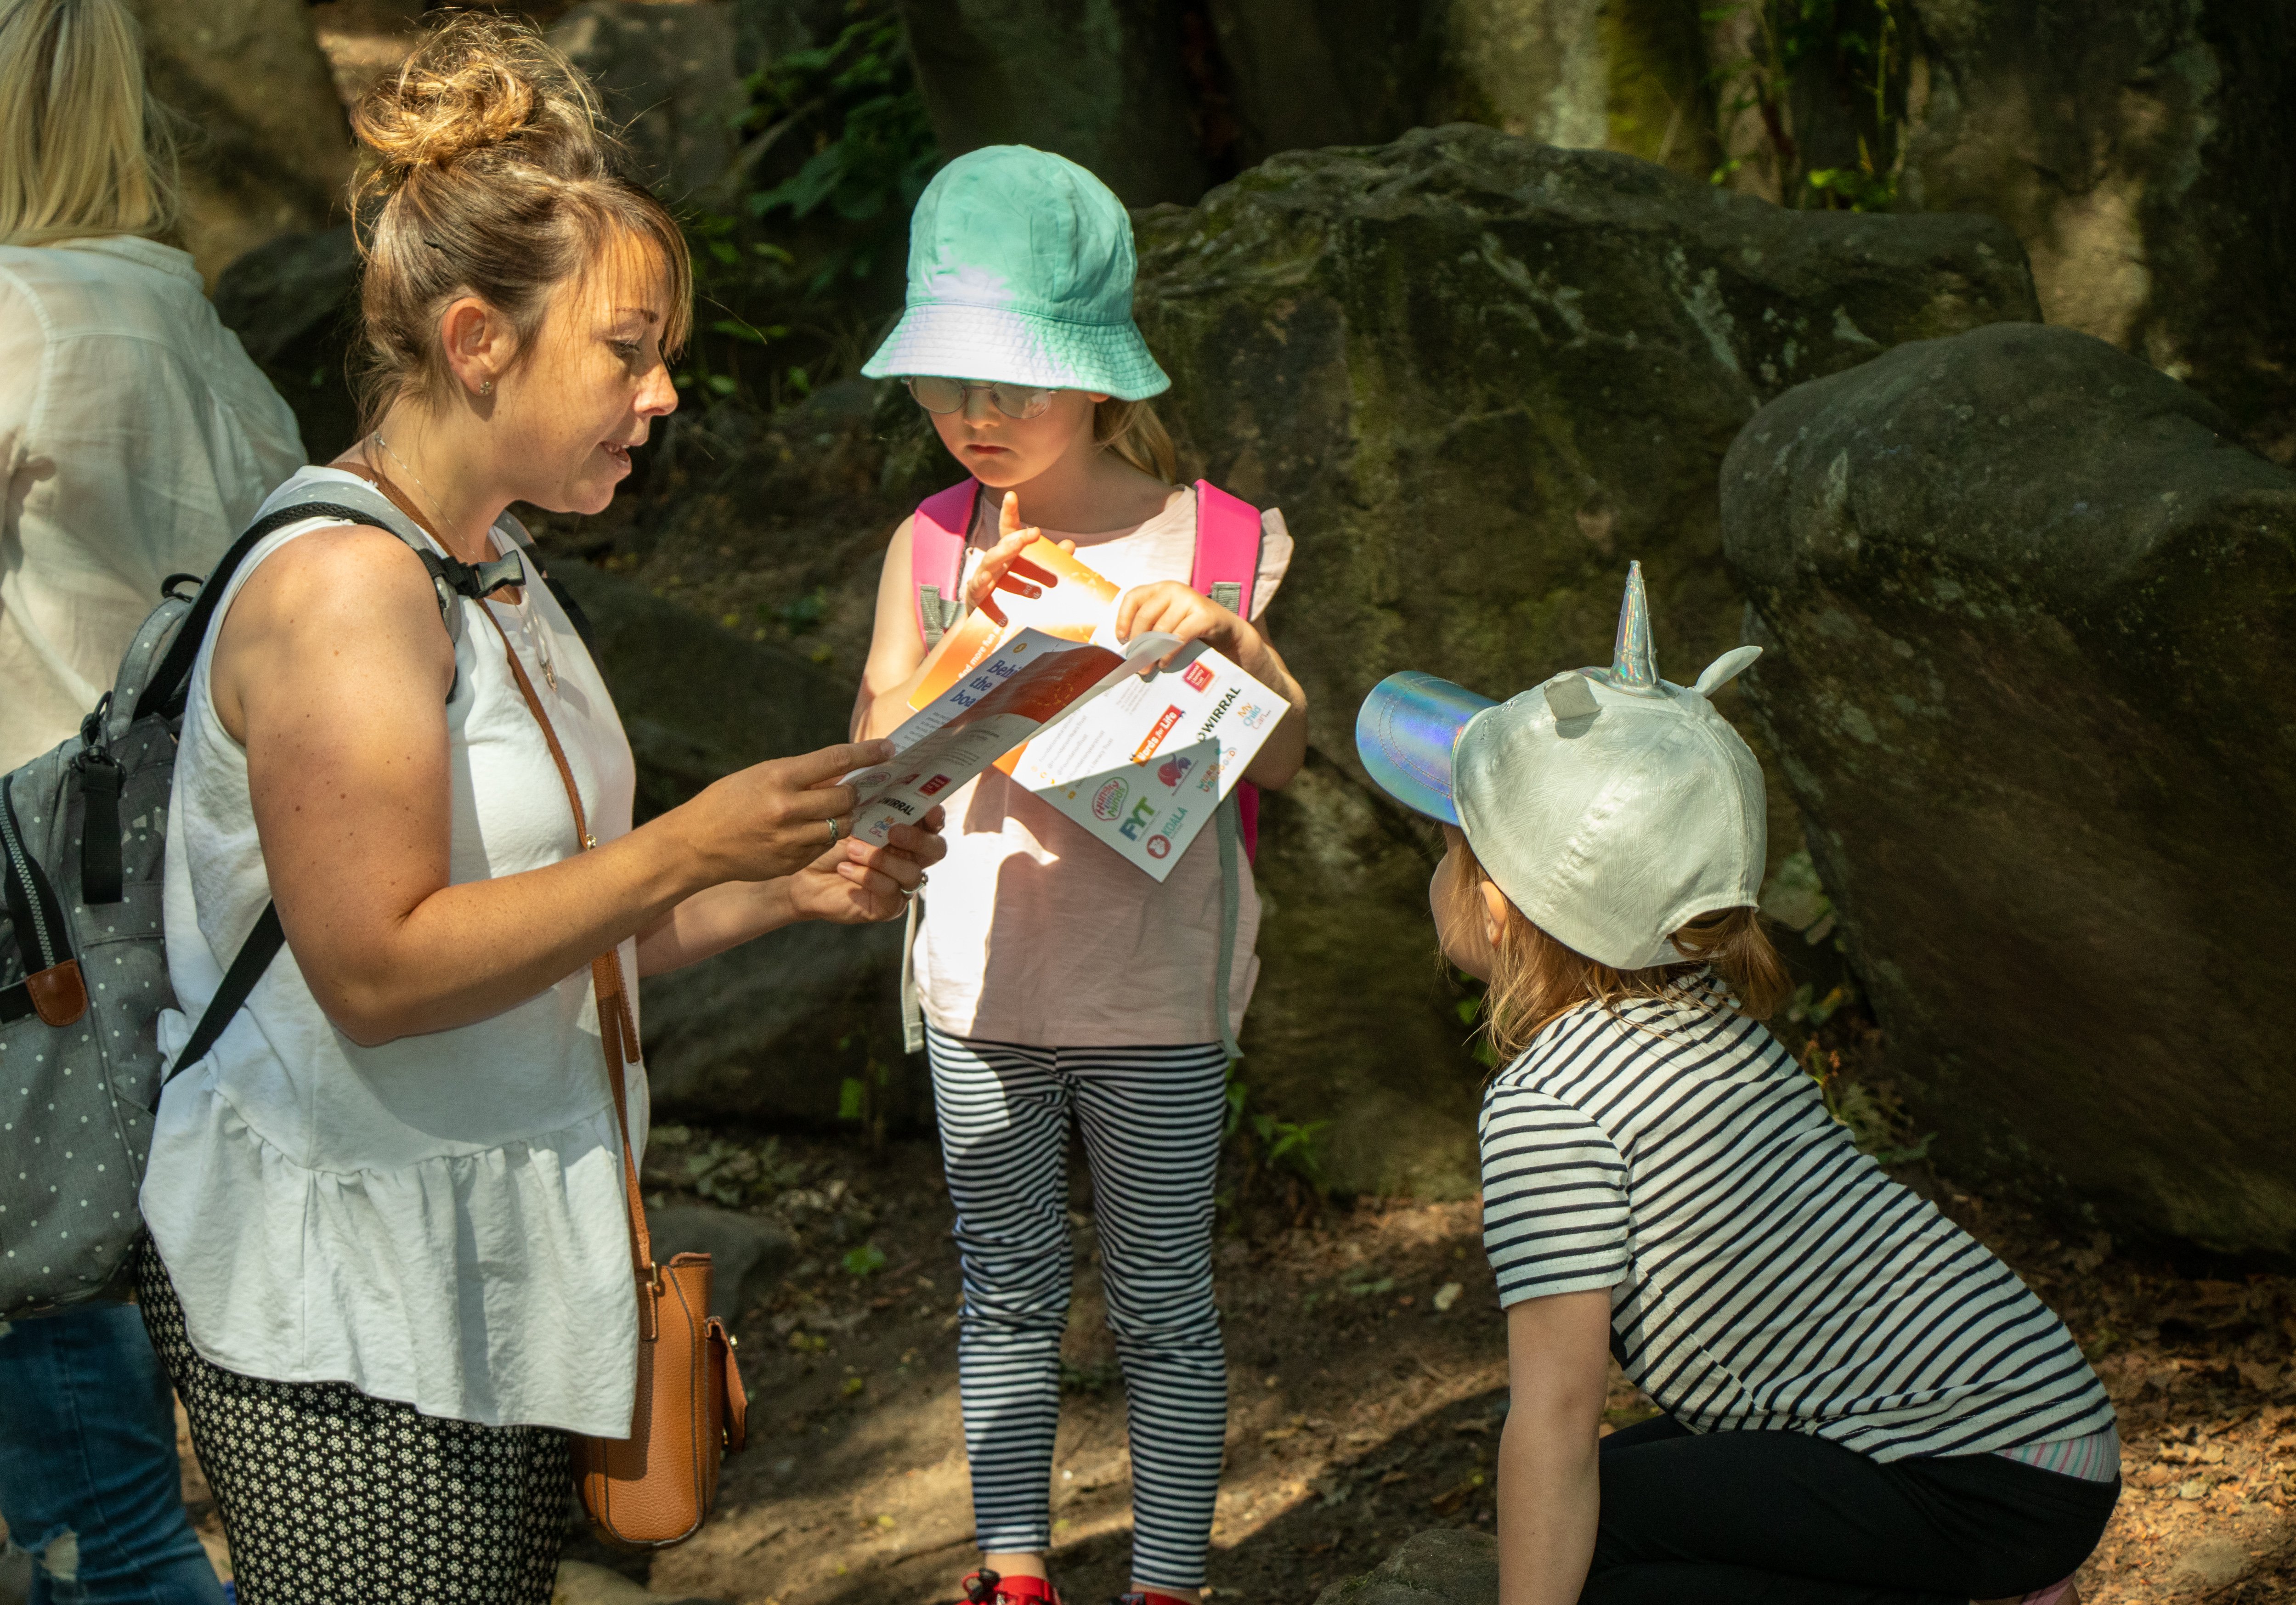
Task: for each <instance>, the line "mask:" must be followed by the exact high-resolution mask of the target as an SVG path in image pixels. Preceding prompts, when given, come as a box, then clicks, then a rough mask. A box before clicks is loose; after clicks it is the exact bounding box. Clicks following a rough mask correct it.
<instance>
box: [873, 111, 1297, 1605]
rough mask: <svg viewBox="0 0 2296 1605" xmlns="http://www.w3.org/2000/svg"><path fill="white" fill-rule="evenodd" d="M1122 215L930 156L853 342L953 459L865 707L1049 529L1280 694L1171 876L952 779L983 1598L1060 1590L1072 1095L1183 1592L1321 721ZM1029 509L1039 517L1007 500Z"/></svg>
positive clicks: (1140, 1549) (961, 1186) (944, 1043)
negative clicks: (1275, 634)
mask: <svg viewBox="0 0 2296 1605" xmlns="http://www.w3.org/2000/svg"><path fill="white" fill-rule="evenodd" d="M1132 279H1133V247H1132V222H1131V219H1130V218H1129V217H1127V216H1126V215H1125V211H1124V208H1123V207H1122V205H1121V204H1120V203H1119V201H1117V199H1116V197H1115V196H1114V195H1112V194H1111V193H1110V192H1109V191H1108V188H1107V186H1106V185H1104V184H1102V183H1101V182H1100V181H1099V180H1098V179H1096V178H1095V177H1094V176H1092V175H1091V174H1090V173H1088V172H1087V171H1086V170H1085V169H1084V168H1080V167H1078V166H1077V165H1076V164H1075V163H1074V162H1071V161H1068V160H1063V159H1062V158H1061V157H1058V156H1054V155H1051V154H1049V153H1047V152H1046V151H1034V150H1030V149H1029V148H1028V147H1026V146H1023V145H996V146H992V147H990V148H988V149H987V150H981V151H972V152H971V153H970V154H968V155H965V156H961V157H959V158H958V159H957V160H955V161H953V162H951V163H949V165H948V166H947V167H946V168H942V169H941V171H940V173H939V176H936V177H935V178H934V180H933V181H932V184H931V185H930V186H929V187H928V188H927V189H926V191H925V192H924V194H923V195H922V197H921V198H920V199H919V200H918V202H917V209H916V213H915V216H914V217H913V218H912V219H911V222H910V227H909V292H908V307H907V310H906V312H905V313H904V314H903V315H902V317H901V321H900V323H899V324H898V327H896V328H895V329H894V330H893V332H892V333H891V334H890V336H888V337H887V339H886V340H885V343H884V345H883V346H882V347H881V348H879V349H878V351H877V353H876V354H875V355H874V356H872V357H871V358H870V359H869V362H868V364H867V365H866V366H865V367H864V369H863V370H862V371H863V372H864V373H867V374H869V375H871V376H872V377H878V376H890V377H898V378H902V379H905V380H906V381H907V383H908V387H909V391H910V394H911V395H912V396H914V397H915V399H916V402H917V405H919V406H921V407H922V408H923V409H924V410H925V411H926V412H927V413H928V414H931V419H932V423H933V427H934V429H935V430H938V431H939V435H940V438H941V443H942V444H943V445H944V446H947V449H948V452H949V454H950V455H951V456H953V457H954V458H955V459H956V461H957V463H959V464H960V465H962V466H963V467H964V470H965V471H966V475H967V477H966V478H965V479H963V480H962V481H960V482H959V483H957V484H955V485H953V486H951V487H949V488H948V489H947V490H945V491H942V492H941V493H940V494H939V495H933V496H929V497H927V498H926V499H925V500H924V502H923V503H922V504H920V505H919V506H918V508H917V510H916V512H914V514H913V515H912V516H911V517H910V518H908V519H906V520H903V521H902V523H901V526H900V528H898V529H897V530H896V531H894V534H893V538H892V544H891V545H890V549H889V550H888V551H887V553H886V554H885V569H884V577H883V579H882V581H881V584H880V586H879V589H878V593H877V624H876V635H875V637H874V639H873V641H872V643H871V646H870V651H869V663H868V667H867V669H866V670H865V674H864V676H863V680H862V685H861V693H860V697H859V700H858V701H857V704H856V706H855V708H854V729H855V730H856V731H857V732H858V733H861V734H863V735H880V734H884V733H888V732H890V731H891V730H893V729H894V728H896V727H897V726H898V725H899V724H900V723H901V721H902V720H903V719H905V718H906V717H907V716H908V713H909V706H908V698H909V695H910V693H911V692H912V691H913V690H914V688H915V687H916V686H917V685H918V684H919V683H920V679H921V676H922V670H923V666H924V663H925V659H926V654H927V652H928V651H929V650H930V649H931V646H932V645H933V643H935V642H937V641H938V640H939V638H940V636H941V635H942V634H943V632H944V631H946V630H947V629H949V628H951V627H953V626H955V624H956V622H957V620H958V619H959V618H962V617H963V615H964V612H965V611H966V610H968V609H971V608H980V609H984V610H988V613H989V615H990V617H992V618H996V619H997V620H998V621H999V622H1002V620H1003V618H1004V615H1003V613H1002V612H1001V611H999V610H998V604H997V602H996V600H995V593H996V591H997V590H999V589H1003V590H1005V591H1007V592H1018V593H1020V594H1032V593H1033V592H1034V590H1035V587H1036V586H1037V585H1043V584H1049V583H1052V581H1053V577H1052V575H1051V574H1050V573H1049V572H1047V571H1046V570H1045V569H1041V568H1038V567H1036V566H1035V565H1032V564H1029V563H1028V562H1027V561H1025V560H1021V559H1020V558H1019V553H1020V552H1021V549H1022V548H1023V547H1025V546H1027V545H1029V544H1030V543H1032V542H1033V541H1034V540H1035V539H1036V538H1037V535H1038V533H1039V530H1038V529H1037V528H1034V527H1033V526H1042V527H1043V528H1042V533H1044V534H1045V535H1046V536H1049V537H1050V538H1052V539H1054V540H1055V541H1062V542H1069V543H1073V545H1074V547H1075V549H1076V550H1077V552H1078V556H1079V557H1081V558H1082V559H1083V561H1085V562H1086V563H1087V565H1089V566H1090V567H1091V568H1092V569H1095V570H1097V571H1098V572H1099V573H1101V574H1103V575H1104V576H1106V577H1108V578H1109V579H1111V581H1113V582H1114V583H1115V584H1116V585H1118V586H1119V587H1120V588H1121V592H1120V594H1119V596H1118V598H1117V601H1116V608H1117V612H1116V618H1115V626H1116V631H1117V634H1118V635H1119V636H1120V637H1122V638H1125V639H1129V638H1130V637H1131V636H1133V635H1136V633H1138V632H1140V631H1142V630H1161V631H1165V632H1168V633H1169V634H1171V635H1177V636H1179V637H1181V638H1182V639H1184V640H1189V641H1194V640H1201V641H1205V642H1207V643H1210V645H1211V646H1212V647H1213V648H1214V649H1216V650H1218V651H1220V652H1222V653H1224V654H1226V656H1227V657H1228V658H1229V659H1233V660H1234V662H1236V663H1238V664H1239V665H1241V666H1242V667H1243V669H1244V670H1245V671H1246V672H1247V673H1249V674H1251V675H1252V676H1255V677H1257V678H1258V679H1259V681H1260V682H1261V683H1262V684H1266V685H1267V686H1269V687H1271V688H1272V689H1274V690H1275V692H1276V693H1277V694H1278V695H1279V696H1281V697H1283V699H1285V700H1286V701H1287V702H1288V703H1289V704H1290V707H1289V710H1288V711H1287V712H1286V713H1285V714H1284V715H1283V718H1282V720H1281V721H1280V723H1279V724H1278V725H1276V727H1275V730H1274V731H1273V732H1272V733H1270V735H1269V738H1268V741H1267V744H1266V745H1265V746H1264V747H1262V748H1261V749H1260V750H1259V754H1258V756H1257V757H1255V758H1254V759H1253V760H1252V762H1251V766H1250V767H1248V768H1247V769H1246V770H1245V772H1244V778H1245V781H1246V782H1247V783H1246V785H1245V786H1244V787H1242V788H1239V791H1240V793H1242V795H1243V797H1244V798H1245V803H1244V806H1243V807H1239V806H1238V802H1237V800H1236V799H1235V798H1231V800H1230V801H1229V802H1228V803H1226V804H1224V805H1222V807H1221V808H1220V810H1219V813H1218V815H1217V820H1216V824H1217V828H1216V829H1212V830H1206V831H1203V832H1202V834H1201V835H1200V836H1199V837H1198V838H1197V839H1196V840H1195V841H1194V842H1193V844H1192V845H1191V846H1190V847H1189V848H1188V849H1187V851H1186V852H1185V854H1184V855H1183V856H1182V857H1181V858H1180V859H1179V860H1178V861H1177V862H1176V863H1175V864H1173V866H1172V871H1171V874H1170V877H1169V879H1168V880H1165V881H1164V882H1163V883H1162V884H1160V885H1159V884H1158V883H1157V882H1155V881H1153V880H1150V879H1149V878H1148V877H1147V876H1146V875H1144V874H1142V873H1141V872H1139V871H1138V870H1136V869H1135V868H1133V867H1132V866H1131V865H1130V864H1127V863H1126V862H1125V861H1124V860H1122V859H1121V858H1119V856H1117V855H1116V854H1114V853H1112V852H1111V851H1110V850H1109V849H1108V848H1106V847H1105V846H1103V844H1102V843H1100V842H1099V841H1097V840H1095V839H1093V837H1092V836H1091V835H1090V834H1089V833H1088V832H1087V831H1085V830H1084V829H1083V827H1081V826H1079V825H1078V824H1076V823H1072V822H1071V821H1070V820H1069V819H1068V818H1067V817H1066V816H1064V815H1062V814H1060V813H1058V812H1056V811H1055V810H1054V809H1053V808H1052V807H1050V806H1048V805H1046V804H1045V803H1043V802H1040V801H1038V800H1037V798H1035V797H1033V796H1031V795H1030V794H1029V792H1027V791H1025V790H1021V787H1019V786H1018V785H1016V784H1014V783H1013V782H1011V781H1009V780H1008V779H1006V777H1005V775H1003V774H999V773H998V772H997V771H996V770H995V769H991V770H989V771H988V772H987V773H986V774H982V775H981V776H980V779H978V780H976V781H973V782H970V783H969V784H967V785H965V786H964V787H962V788H960V789H959V790H956V791H955V793H954V794H952V795H951V796H950V797H949V798H947V809H948V831H947V840H948V856H947V859H946V860H944V861H943V862H942V863H940V864H936V865H934V867H933V873H932V884H931V887H929V888H927V889H926V891H925V893H924V895H923V896H922V897H919V898H918V900H917V904H916V907H917V910H918V913H919V919H918V922H917V925H916V928H915V937H914V948H913V953H914V975H915V982H916V990H917V993H918V1000H919V1002H920V1003H921V1004H922V1013H923V1017H924V1018H923V1024H924V1026H925V1027H926V1028H927V1029H926V1030H924V1031H923V1032H922V1033H921V1034H920V1035H921V1036H922V1037H923V1038H924V1041H923V1042H922V1044H919V1043H917V1042H915V1041H912V1043H911V1044H910V1045H911V1047H912V1048H913V1049H914V1047H916V1046H918V1045H922V1046H923V1047H924V1048H925V1049H926V1051H927V1053H928V1056H929V1058H930V1060H931V1066H932V1078H933V1102H934V1108H935V1110H936V1112H937V1113H938V1115H939V1126H940V1139H941V1153H942V1157H943V1159H944V1162H945V1164H946V1166H947V1174H948V1189H949V1197H950V1199H951V1200H952V1201H953V1202H954V1203H955V1206H956V1241H957V1249H958V1253H959V1255H960V1257H961V1258H962V1260H963V1264H964V1316H963V1322H962V1325H961V1327H960V1329H959V1337H958V1340H957V1362H958V1376H959V1380H960V1386H961V1390H962V1393H963V1396H964V1444H965V1454H966V1456H967V1459H968V1461H969V1462H970V1464H971V1469H972V1505H973V1516H974V1520H975V1524H976V1528H977V1532H978V1542H979V1543H980V1549H981V1552H982V1555H981V1565H980V1570H979V1571H978V1572H976V1573H975V1574H973V1575H972V1576H971V1577H969V1578H967V1579H966V1581H965V1593H966V1597H967V1598H968V1599H970V1600H972V1601H983V1602H985V1601H1029V1602H1033V1601H1044V1600H1052V1599H1055V1598H1056V1597H1057V1596H1056V1595H1054V1593H1053V1591H1052V1586H1051V1585H1050V1584H1049V1583H1048V1582H1046V1577H1045V1570H1046V1568H1045V1551H1046V1547H1047V1546H1048V1545H1049V1544H1050V1543H1051V1541H1052V1511H1051V1487H1052V1470H1053V1436H1054V1429H1055V1427H1056V1426H1057V1425H1058V1422H1059V1417H1060V1404H1061V1380H1060V1352H1061V1334H1062V1331H1064V1330H1065V1329H1066V1327H1067V1324H1068V1305H1069V1286H1070V1283H1069V1276H1070V1263H1071V1257H1070V1245H1069V1234H1068V1216H1067V1201H1068V1184H1067V1179H1066V1171H1067V1166H1068V1132H1069V1122H1070V1118H1074V1119H1075V1120H1076V1122H1077V1124H1078V1126H1080V1127H1081V1129H1082V1132H1083V1136H1084V1150H1085V1154H1086V1157H1087V1161H1088V1162H1089V1163H1090V1165H1091V1167H1092V1182H1093V1208H1094V1213H1095V1224H1096V1226H1097V1228H1098V1235H1099V1241H1100V1252H1101V1263H1102V1269H1103V1275H1104V1281H1105V1286H1106V1288H1107V1292H1108V1317H1109V1325H1110V1326H1111V1328H1112V1329H1113V1331H1114V1332H1115V1337H1116V1353H1117V1358H1118V1360H1119V1362H1120V1363H1121V1364H1122V1366H1123V1369H1124V1383H1125V1393H1126V1396H1127V1398H1128V1403H1129V1406H1130V1413H1131V1434H1132V1485H1133V1497H1132V1507H1133V1544H1132V1579H1133V1582H1132V1589H1131V1592H1130V1593H1128V1594H1127V1595H1126V1596H1125V1597H1126V1599H1127V1600H1129V1601H1135V1602H1136V1605H1181V1602H1182V1601H1189V1602H1193V1601H1194V1600H1195V1599H1196V1598H1197V1597H1198V1590H1199V1589H1200V1588H1201V1585H1202V1583H1203V1580H1204V1554H1205V1551H1206V1549H1207V1548H1208V1547H1209V1545H1210V1540H1211V1522H1212V1510H1213V1501H1214V1497H1215V1495H1216V1494H1218V1486H1219V1470H1220V1457H1221V1454H1222V1448H1223V1445H1224V1443H1225V1441H1226V1429H1227V1373H1226V1363H1225V1360H1224V1358H1223V1355H1222V1350H1221V1345H1220V1331H1219V1314H1218V1309H1217V1308H1216V1307H1215V1306H1214V1305H1213V1303H1212V1268H1211V1228H1212V1183H1213V1176H1214V1173H1215V1170H1216V1168H1217V1166H1218V1154H1219V1144H1220V1136H1221V1134H1222V1132H1223V1131H1224V1130H1225V1128H1226V1115H1227V1104H1226V1083H1227V1066H1228V1061H1229V1060H1230V1058H1231V1057H1232V1056H1233V1055H1234V1051H1235V1033H1236V1031H1237V1030H1238V1029H1239V1028H1240V1027H1241V1024H1242V1019H1243V1010H1244V1005H1245V1003H1247V1002H1249V1001H1250V998H1251V987H1252V983H1253V981H1254V980H1255V979H1257V977H1258V973H1259V963H1258V961H1257V960H1256V959H1255V958H1254V957H1253V955H1252V939H1253V937H1254V935H1255V933H1256V932H1257V930H1258V928H1259V900H1258V898H1257V897H1255V896H1254V894H1253V890H1252V884H1251V866H1250V864H1249V863H1248V862H1247V857H1248V855H1249V852H1250V848H1251V837H1252V828H1253V825H1254V823H1255V818H1256V815H1254V813H1253V812H1251V807H1250V804H1251V798H1252V797H1253V795H1254V794H1252V793H1251V791H1250V786H1251V783H1254V782H1256V783H1257V784H1259V785H1264V786H1281V785H1283V783H1284V782H1287V781H1289V780H1290V779H1291V778H1292V775H1293V774H1295V773H1296V772H1297V771H1298V769H1299V767H1300V760H1301V758H1302V757H1304V756H1305V755H1306V751H1307V735H1306V723H1305V717H1304V709H1305V705H1306V701H1307V699H1306V698H1305V697H1304V696H1303V695H1302V694H1301V693H1300V687H1299V684H1298V683H1297V682H1296V681H1294V680H1293V679H1292V676H1291V673H1290V671H1289V670H1287V669H1286V668H1285V667H1284V666H1283V659H1281V658H1280V657H1278V656H1277V655H1276V653H1275V649H1274V648H1273V647H1271V646H1269V645H1268V643H1267V636H1266V635H1263V634H1262V633H1261V631H1260V628H1259V620H1260V619H1261V618H1264V617H1265V614H1266V611H1267V604H1268V602H1269V601H1270V599H1271V598H1273V596H1274V595H1275V588H1276V586H1277V585H1279V584H1280V583H1281V582H1282V580H1283V574H1284V570H1285V569H1286V568H1287V566H1288V565H1289V563H1290V561H1291V556H1292V537H1291V536H1290V535H1288V534H1287V533H1286V532H1285V530H1284V528H1283V518H1282V516H1281V515H1280V514H1278V513H1276V512H1273V511H1270V512H1267V513H1265V514H1263V513H1262V512H1259V510H1258V509H1257V508H1253V507H1251V506H1249V505H1247V504H1244V503H1242V502H1241V501H1239V500H1237V499H1236V498H1235V497H1234V496H1232V495H1227V494H1226V492H1224V491H1221V490H1219V489H1218V488H1217V487H1213V486H1211V485H1208V484H1205V483H1203V482H1202V481H1198V482H1197V483H1196V484H1195V485H1193V486H1192V487H1191V486H1181V485H1176V484H1174V483H1173V479H1174V478H1175V474H1174V462H1173V452H1172V443H1171V440H1170V438H1169V437H1168V436H1167V435H1166V434H1165V432H1164V430H1163V428H1162V426H1161V425H1160V423H1158V422H1157V420H1156V414H1155V411H1154V409H1153V408H1152V406H1151V405H1150V404H1149V400H1148V398H1149V397H1152V396H1155V395H1158V394H1160V392H1162V391H1163V390H1164V389H1167V388H1168V387H1169V384H1170V382H1171V381H1169V380H1168V379H1166V378H1165V376H1164V373H1163V370H1162V369H1161V368H1160V367H1158V366H1157V365H1156V359H1155V358H1154V357H1153V356H1150V355H1149V352H1148V348H1147V345H1146V343H1145V342H1144V340H1142V339H1141V338H1140V331H1139V330H1138V329H1137V328H1136V327H1135V326H1134V324H1133V321H1132ZM1024 518H1025V519H1026V520H1028V521H1029V525H1030V526H1032V527H1030V528H1023V527H1022V522H1021V520H1023V519H1024Z"/></svg>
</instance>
